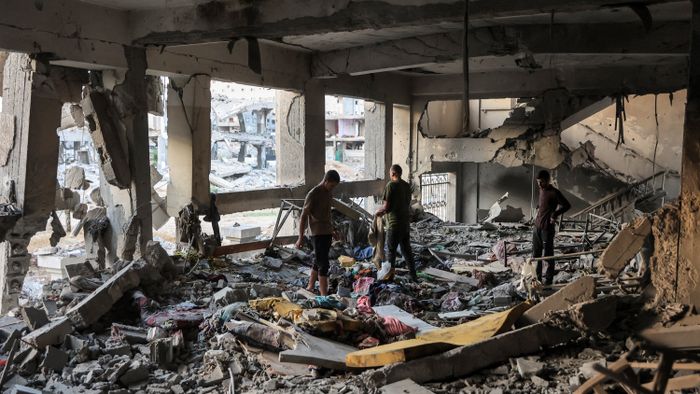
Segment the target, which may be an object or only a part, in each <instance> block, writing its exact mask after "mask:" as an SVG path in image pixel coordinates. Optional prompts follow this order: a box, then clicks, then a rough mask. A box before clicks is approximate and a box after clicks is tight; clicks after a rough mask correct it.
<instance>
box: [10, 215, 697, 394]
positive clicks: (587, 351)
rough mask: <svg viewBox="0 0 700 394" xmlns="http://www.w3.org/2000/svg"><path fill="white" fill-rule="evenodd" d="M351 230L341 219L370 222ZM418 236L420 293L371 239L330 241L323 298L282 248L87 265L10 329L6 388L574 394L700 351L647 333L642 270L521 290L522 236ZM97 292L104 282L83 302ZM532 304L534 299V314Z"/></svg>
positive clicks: (585, 260)
mask: <svg viewBox="0 0 700 394" xmlns="http://www.w3.org/2000/svg"><path fill="white" fill-rule="evenodd" d="M662 212H663V211H662ZM351 216H352V217H353V218H355V219H352V218H349V217H346V216H344V215H343V214H341V213H337V214H336V215H334V220H336V221H338V224H340V223H341V222H347V221H353V220H363V219H361V217H362V215H355V214H351ZM655 218H656V216H653V217H652V219H653V220H656V219H655ZM369 225H370V223H369V222H364V224H363V225H361V226H369ZM361 226H360V227H361ZM339 227H341V228H348V229H352V228H356V227H355V226H345V227H342V226H339ZM367 230H368V229H365V231H367ZM411 230H412V240H413V242H414V245H415V257H416V259H417V261H418V262H419V266H418V267H419V272H420V275H419V276H420V279H419V282H417V283H414V282H411V281H410V280H409V279H408V272H407V270H404V269H402V268H403V267H402V266H401V264H402V262H401V264H400V265H399V270H398V278H397V279H396V280H395V281H393V282H378V281H376V278H375V275H376V272H377V267H376V266H375V264H374V263H373V261H372V259H373V253H363V255H360V254H358V253H359V252H358V251H360V252H361V251H362V248H366V247H370V246H369V239H367V237H366V234H367V233H365V241H364V242H363V243H361V244H360V245H355V246H360V248H354V247H353V245H351V244H349V243H347V242H346V241H343V242H339V243H336V244H334V246H333V248H332V251H331V257H332V258H333V264H332V268H331V273H330V278H331V291H332V294H333V295H331V296H328V297H321V296H317V295H316V294H314V293H310V292H308V291H306V290H303V288H304V286H305V280H304V278H305V275H306V272H308V269H309V266H310V264H311V259H310V257H309V255H308V254H307V253H305V252H304V251H302V250H295V249H290V248H288V247H284V246H281V247H280V246H275V247H273V248H270V249H268V250H267V251H265V252H264V253H262V254H257V255H255V256H253V257H251V258H246V259H241V258H239V257H236V256H235V255H229V256H222V257H219V258H213V259H212V258H209V259H207V258H206V257H202V256H201V255H200V257H199V258H198V259H197V260H191V261H187V260H185V259H184V258H185V256H184V255H174V256H170V255H168V253H167V252H166V251H165V249H163V248H162V247H161V245H160V244H159V243H157V242H150V243H148V249H147V251H146V255H145V256H144V258H143V259H142V260H135V261H132V262H120V263H119V264H118V265H117V266H116V267H114V268H112V269H107V270H102V269H99V267H96V266H95V265H94V264H93V265H91V267H90V268H89V269H88V268H87V267H86V266H85V264H90V260H87V263H86V262H85V260H82V261H81V260H79V259H78V260H76V261H75V262H73V263H72V264H71V265H67V266H66V267H67V270H68V271H67V272H70V273H71V274H70V275H73V279H71V280H70V281H69V280H68V279H64V280H58V281H55V282H53V284H52V285H51V286H49V287H47V288H46V289H45V290H44V293H43V294H41V295H40V296H39V299H33V300H31V301H30V303H31V304H32V305H28V306H25V307H23V308H22V311H21V319H22V320H13V322H16V323H12V324H17V325H16V327H17V329H13V330H9V329H8V330H3V331H0V335H2V336H3V338H6V340H5V345H4V346H3V348H2V351H3V352H4V353H5V354H6V355H7V354H9V353H10V352H13V353H14V354H13V359H12V361H11V363H10V365H9V367H8V368H9V371H8V372H7V373H6V375H7V378H6V382H7V383H6V384H5V386H6V388H12V387H17V388H18V390H22V388H21V387H20V385H22V386H26V387H29V388H30V389H38V390H45V391H51V390H93V391H94V390H103V391H106V392H121V391H119V390H129V391H133V390H146V392H153V393H184V392H195V393H209V392H221V393H224V392H228V390H229V387H230V386H231V384H232V380H231V379H233V382H234V383H235V386H236V388H237V390H241V392H249V391H250V392H256V390H257V391H258V392H259V391H260V390H261V388H263V389H262V390H279V391H285V390H293V391H306V390H318V389H321V388H323V387H340V385H343V387H347V390H348V391H347V392H355V393H364V392H372V390H376V389H380V388H382V386H386V387H387V389H386V390H389V388H391V387H393V386H394V385H397V384H399V383H400V384H401V385H406V384H409V383H406V382H408V381H406V380H405V379H411V383H410V385H412V386H411V387H414V386H419V387H422V390H429V391H431V392H452V391H455V390H458V389H464V390H467V391H468V390H471V389H470V387H472V388H475V387H476V385H479V386H480V387H489V389H490V390H498V389H501V390H504V392H505V391H508V390H523V391H534V392H538V391H539V390H543V389H544V388H549V389H555V390H557V391H562V392H564V391H570V390H573V389H575V388H576V387H577V386H580V385H583V384H584V383H585V382H586V380H587V379H594V378H595V379H599V378H598V375H597V373H598V372H597V371H596V370H595V369H591V367H590V365H592V363H593V362H597V360H601V359H602V360H604V359H605V358H609V357H613V358H614V357H617V356H619V355H620V354H621V352H622V351H623V350H624V349H623V348H621V347H619V345H616V341H619V340H620V339H621V338H622V339H624V338H627V342H630V341H632V342H635V343H637V342H636V341H639V338H640V336H641V338H644V340H647V341H650V343H654V344H656V345H658V344H663V345H664V346H672V347H673V348H674V349H679V350H681V351H686V350H690V349H695V348H696V347H697V346H700V345H699V344H697V343H694V342H692V341H690V342H689V341H688V340H686V339H684V337H679V336H678V335H677V333H680V332H682V333H687V334H684V335H687V336H688V337H689V338H691V337H693V335H691V333H695V332H696V331H697V330H699V328H698V327H700V326H698V323H700V319H698V318H697V315H693V314H691V312H690V311H689V310H687V308H683V307H680V308H679V309H677V310H676V312H673V313H669V312H667V313H665V314H663V315H662V314H659V315H656V316H657V317H656V319H657V320H658V325H657V326H655V327H650V326H648V323H647V324H646V325H645V326H640V324H642V323H641V320H640V318H639V317H640V316H642V315H649V314H650V313H651V316H653V311H654V310H653V309H648V307H647V308H646V309H645V307H644V302H645V300H644V299H643V297H642V296H641V293H640V291H641V290H642V288H641V287H640V286H641V285H639V282H638V278H637V277H636V276H635V275H636V274H635V271H634V269H635V268H634V265H636V264H637V262H636V260H634V259H631V260H632V264H624V265H625V266H626V267H625V268H624V270H623V272H622V273H621V274H620V276H619V277H617V278H615V279H612V280H611V279H609V278H607V277H605V275H602V274H601V273H600V272H597V271H595V270H591V267H595V266H596V265H595V264H591V258H593V259H594V261H595V259H596V258H597V257H593V256H594V255H595V254H594V255H586V254H585V253H584V254H580V253H579V254H576V253H569V254H574V255H575V257H573V258H569V259H563V260H561V261H560V263H559V265H558V270H559V272H558V274H557V276H556V278H555V285H554V286H552V287H542V286H541V285H537V284H535V287H534V288H531V289H530V290H526V289H524V288H522V287H521V282H522V281H521V280H520V277H521V270H522V269H523V267H525V266H526V265H527V263H526V257H527V256H528V252H527V248H528V247H529V239H528V236H529V230H528V227H527V226H524V225H522V224H520V223H500V224H488V225H486V224H479V225H461V224H458V223H445V222H442V221H440V220H439V219H437V218H436V217H434V216H432V215H431V214H428V213H424V212H422V211H415V212H414V219H413V223H412V224H411ZM582 236H583V233H581V232H575V231H566V232H564V231H562V233H561V234H560V235H558V236H557V245H561V246H559V249H558V251H557V253H558V254H564V255H567V253H566V252H570V251H571V250H575V248H576V246H575V245H578V242H580V239H581V237H582ZM345 238H347V237H345ZM351 238H353V239H360V238H358V237H351ZM612 239H617V238H614V237H613V236H612V235H610V236H608V237H605V238H602V239H600V240H599V242H600V244H598V245H596V247H595V249H600V248H603V249H604V248H606V247H607V248H609V246H606V245H607V244H608V243H609V242H610V240H612ZM455 240H458V242H454V241H455ZM500 241H507V244H506V243H503V242H500ZM183 245H185V246H186V247H190V246H189V244H183ZM444 245H451V246H450V247H447V246H444ZM506 245H507V246H506ZM567 245H570V246H567ZM608 255H609V252H608ZM348 256H354V258H350V257H348ZM595 256H597V255H595ZM499 257H500V258H501V259H500V260H499ZM270 261H277V262H279V264H274V265H271V264H270ZM341 262H343V263H342V264H341ZM617 264H618V265H623V264H622V263H617ZM183 266H184V267H183ZM68 267H70V268H68ZM120 267H121V268H120ZM271 267H273V268H271ZM496 267H500V268H496ZM487 277H488V278H490V279H486V278H487ZM165 278H168V279H165ZM77 279H81V280H82V281H77ZM90 281H96V282H98V283H101V285H98V286H95V287H91V288H90V289H89V290H83V287H84V286H87V284H88V283H91V282H90ZM635 283H636V284H635ZM344 288H347V289H349V291H347V292H345V291H344V290H342V289H344ZM341 293H342V294H341ZM528 294H534V295H535V296H536V298H539V302H536V301H533V300H531V301H525V300H526V299H527V298H528ZM47 302H48V303H51V302H53V303H55V308H54V309H52V310H50V311H49V309H47V307H46V305H47ZM681 317H684V318H683V320H681V321H680V322H679V323H678V324H676V325H674V321H676V320H679V318H681ZM644 320H648V319H644ZM22 321H24V323H26V325H25V324H21V323H22ZM681 323H682V324H683V325H682V326H681V325H679V324H681ZM516 327H517V328H516ZM632 327H646V328H645V329H644V330H641V331H640V329H633V328H632ZM594 337H595V338H597V339H596V340H593V338H594ZM413 338H416V339H413ZM644 343H645V342H644V341H642V342H639V344H640V345H642V346H644ZM13 349H14V350H13ZM475 355H478V356H477V357H475ZM654 357H655V355H654V352H650V353H648V354H647V355H646V356H645V357H644V358H642V359H640V360H639V361H646V360H652V361H653V360H654ZM307 365H313V366H315V368H314V369H312V370H309V369H307V367H306V366H307ZM601 365H605V364H604V363H603V364H601ZM447 366H449V367H447ZM554 370H556V371H558V372H556V373H555V372H554ZM401 382H404V383H401ZM596 382H597V381H596ZM596 384H598V383H596ZM606 384H611V383H610V382H607V383H606ZM401 387H403V386H401ZM89 392H92V391H89ZM94 392H97V391H94ZM124 392H126V391H124Z"/></svg>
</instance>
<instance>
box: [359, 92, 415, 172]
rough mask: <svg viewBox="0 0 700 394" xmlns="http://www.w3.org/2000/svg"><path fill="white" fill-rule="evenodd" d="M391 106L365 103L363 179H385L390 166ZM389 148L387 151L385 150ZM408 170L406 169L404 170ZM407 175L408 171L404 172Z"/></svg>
mask: <svg viewBox="0 0 700 394" xmlns="http://www.w3.org/2000/svg"><path fill="white" fill-rule="evenodd" d="M392 113H393V105H392V104H391V103H376V102H372V101H365V146H364V148H365V178H367V179H387V178H388V172H389V167H390V166H391V164H392V162H391V157H392V149H391V148H390V147H391V139H392V129H393V127H394V124H393V120H392ZM387 148H389V149H387ZM406 170H408V169H406ZM406 173H408V171H406Z"/></svg>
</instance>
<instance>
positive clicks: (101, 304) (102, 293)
mask: <svg viewBox="0 0 700 394" xmlns="http://www.w3.org/2000/svg"><path fill="white" fill-rule="evenodd" d="M137 266H138V264H137V263H136V262H133V263H130V264H128V265H127V266H126V267H124V268H122V269H121V270H120V271H119V272H117V273H116V274H115V275H114V276H112V277H111V278H109V279H108V280H107V281H106V282H105V283H104V284H103V285H102V286H100V287H99V288H98V289H96V290H95V291H94V292H92V294H90V295H89V296H87V297H85V299H83V300H82V301H81V302H79V303H78V304H77V305H75V306H74V307H72V308H71V309H69V310H68V311H67V312H66V316H67V317H68V319H70V322H71V323H72V324H73V325H75V326H76V327H78V328H85V327H87V326H89V325H90V324H92V323H94V322H96V321H97V319H99V318H100V317H101V316H102V315H103V314H105V313H107V312H108V311H109V310H110V309H111V308H112V305H114V304H115V303H116V302H117V301H119V299H120V298H121V297H122V296H123V295H124V293H125V292H126V291H128V290H131V289H133V288H135V287H136V286H138V285H139V283H140V281H141V280H140V278H139V274H138V271H137V269H136V268H137Z"/></svg>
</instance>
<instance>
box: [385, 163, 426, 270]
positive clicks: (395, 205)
mask: <svg viewBox="0 0 700 394" xmlns="http://www.w3.org/2000/svg"><path fill="white" fill-rule="evenodd" d="M402 172H403V171H402V170H401V166H399V165H398V164H394V165H393V166H391V170H390V171H389V176H390V177H391V182H389V183H387V185H386V188H385V189H384V198H383V200H384V205H383V206H382V207H381V208H379V210H377V216H384V215H386V227H385V228H386V244H387V247H388V253H387V260H389V263H390V264H391V273H390V274H389V275H387V277H386V279H390V278H391V277H392V276H393V272H394V265H395V263H396V249H397V248H398V247H399V246H401V254H402V255H403V258H404V259H405V260H406V264H407V265H408V269H409V270H410V273H411V279H412V280H414V281H417V280H418V276H417V275H416V266H415V263H414V262H413V251H412V250H411V227H410V222H411V218H410V206H411V186H410V185H409V184H408V182H406V181H404V180H403V179H401V174H402Z"/></svg>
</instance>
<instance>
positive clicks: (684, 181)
mask: <svg viewBox="0 0 700 394" xmlns="http://www.w3.org/2000/svg"><path fill="white" fill-rule="evenodd" d="M692 4H693V16H692V33H691V34H692V35H691V48H690V69H689V75H690V81H689V83H688V101H687V103H686V106H685V127H684V131H683V159H682V169H681V198H680V210H681V231H680V240H679V242H680V244H679V248H678V262H677V264H676V278H675V282H676V286H675V290H676V291H675V296H674V298H675V299H674V300H673V301H675V302H682V303H689V304H694V305H695V308H696V309H697V308H700V0H693V2H692ZM673 263H674V262H670V261H669V264H673Z"/></svg>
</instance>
